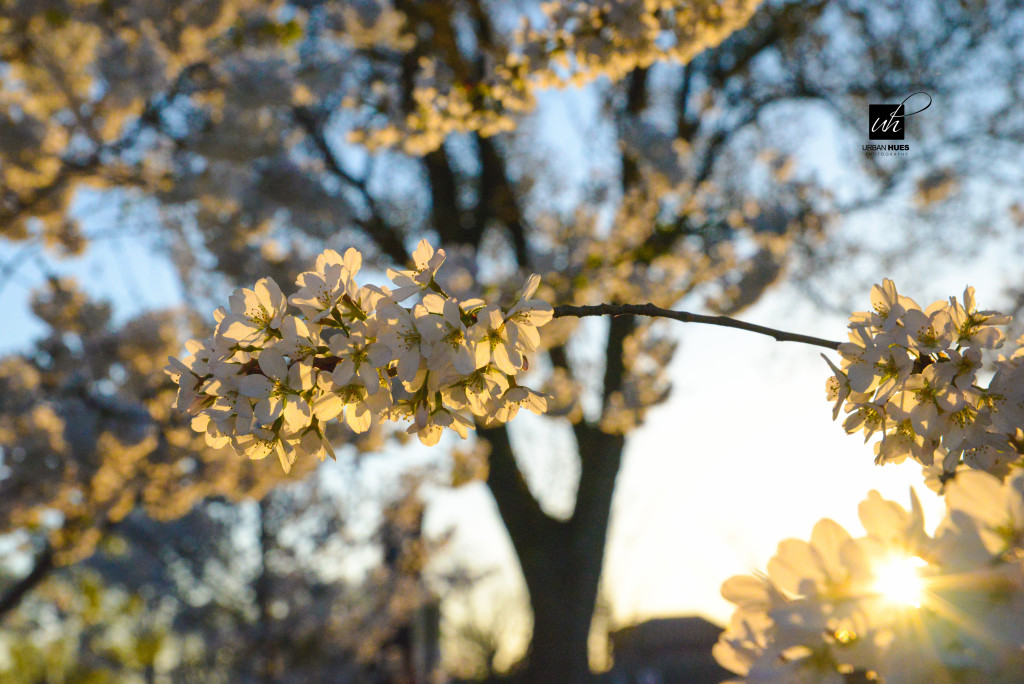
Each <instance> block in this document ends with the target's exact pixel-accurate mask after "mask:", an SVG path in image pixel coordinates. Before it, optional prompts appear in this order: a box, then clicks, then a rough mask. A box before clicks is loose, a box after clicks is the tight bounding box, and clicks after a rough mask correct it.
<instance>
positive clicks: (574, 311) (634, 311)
mask: <svg viewBox="0 0 1024 684" xmlns="http://www.w3.org/2000/svg"><path fill="white" fill-rule="evenodd" d="M622 315H633V316H648V317H651V318H671V319H672V320H675V321H681V322H683V323H705V324H707V325H718V326H721V327H723V328H738V329H739V330H746V331H748V332H753V333H758V334H759V335H768V336H769V337H773V338H775V340H776V341H777V342H801V343H803V344H810V345H814V346H816V347H825V348H826V349H838V348H839V342H833V341H832V340H826V339H823V338H821V337H812V336H810V335H800V334H798V333H791V332H786V331H785V330H776V329H775V328H769V327H767V326H763V325H757V324H756V323H747V322H746V321H738V320H736V319H735V318H729V317H728V316H706V315H704V314H695V313H690V312H688V311H672V310H671V309H663V308H661V307H660V306H655V305H654V304H593V305H586V306H571V305H568V304H562V305H560V306H556V307H555V318H560V317H562V316H576V317H577V318H583V317H584V316H622Z"/></svg>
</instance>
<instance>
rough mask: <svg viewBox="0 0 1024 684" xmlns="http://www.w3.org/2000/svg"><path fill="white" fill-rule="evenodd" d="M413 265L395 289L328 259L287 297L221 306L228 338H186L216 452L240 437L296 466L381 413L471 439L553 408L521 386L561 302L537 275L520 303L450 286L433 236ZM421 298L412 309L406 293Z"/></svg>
mask: <svg viewBox="0 0 1024 684" xmlns="http://www.w3.org/2000/svg"><path fill="white" fill-rule="evenodd" d="M413 262H414V269H413V270H407V271H396V270H392V271H389V275H390V277H391V278H392V280H393V281H394V283H395V284H396V285H397V286H398V287H397V289H396V290H394V291H392V290H390V289H388V288H385V287H378V286H374V285H364V286H360V285H358V284H357V283H356V282H355V280H354V276H355V274H356V273H357V272H358V271H359V269H360V266H361V264H362V256H361V255H360V254H359V252H358V251H356V250H355V249H349V250H348V251H346V252H345V254H344V256H342V255H339V254H338V253H337V252H335V251H333V250H327V251H325V252H324V253H323V254H321V255H320V256H319V257H318V258H317V260H316V264H315V268H314V270H312V271H307V272H305V273H302V274H300V275H299V277H298V279H297V281H296V285H297V286H298V287H299V290H298V291H297V292H296V293H294V294H293V295H291V297H285V295H284V293H283V292H281V290H280V288H278V286H277V285H276V283H274V281H273V280H271V279H269V278H264V279H262V280H260V281H259V282H257V283H256V285H255V286H254V287H253V289H251V290H250V289H245V288H242V289H239V290H236V291H235V293H234V294H232V296H231V300H230V310H225V309H218V310H217V311H216V312H215V314H214V317H215V319H216V321H217V328H216V332H215V334H214V335H213V336H212V337H211V338H209V339H207V340H202V341H195V340H193V341H190V342H189V343H188V344H187V345H186V349H187V351H188V352H189V354H188V355H187V356H186V357H185V358H184V359H182V360H179V359H174V358H171V359H170V361H169V365H168V366H167V368H166V372H167V373H168V375H170V376H171V378H172V379H173V380H174V381H175V382H176V383H178V386H179V390H178V396H177V397H176V399H175V405H176V407H177V408H178V409H179V410H182V411H185V412H187V413H189V414H190V415H192V416H193V419H192V427H193V429H194V430H196V431H197V432H202V433H204V434H205V435H206V441H207V443H208V444H210V445H211V446H223V445H225V444H230V445H231V446H232V447H233V448H234V449H235V450H236V451H237V452H238V453H239V454H242V455H245V456H247V457H249V458H264V457H266V456H268V455H270V454H271V453H275V454H277V455H278V457H279V459H280V461H281V465H282V467H283V468H285V469H286V470H287V469H288V468H290V466H291V464H292V463H293V462H294V460H295V458H296V457H297V455H298V454H300V453H308V454H311V455H312V456H314V457H317V458H320V459H321V460H322V459H324V458H326V457H327V456H331V457H332V458H333V455H334V452H333V447H332V446H331V444H330V443H329V441H328V439H327V437H326V435H325V432H324V426H325V425H326V424H327V423H329V422H330V421H334V420H337V421H339V422H342V423H344V424H345V425H347V426H348V427H349V428H350V429H351V430H353V431H354V432H365V431H366V430H368V429H369V428H370V426H371V425H372V424H373V423H374V421H390V420H409V421H412V426H411V427H410V428H409V432H410V433H414V434H416V435H417V436H418V437H419V438H420V440H421V441H423V442H424V443H425V444H434V443H436V442H437V441H439V440H440V438H441V435H442V434H443V432H444V430H445V429H448V430H451V431H453V432H455V433H456V434H458V435H459V436H460V437H463V438H465V437H466V436H467V430H468V429H470V428H472V427H473V419H472V418H471V416H475V417H476V418H477V419H479V420H482V421H485V422H487V423H488V424H491V423H494V422H504V421H506V420H510V419H511V418H512V417H513V416H515V414H516V412H517V411H518V410H519V408H520V407H526V408H528V409H530V410H533V411H537V412H541V411H543V410H544V409H545V408H546V398H545V396H544V395H542V394H539V393H537V392H534V391H533V390H530V389H529V388H526V387H522V386H520V385H518V383H516V375H517V374H518V373H519V372H520V371H523V370H525V369H526V361H525V358H524V357H523V352H524V351H533V350H535V349H537V347H538V345H539V342H540V338H539V335H538V333H537V330H536V329H537V327H538V326H541V325H543V324H544V323H546V322H547V321H548V320H550V319H551V313H552V311H551V307H550V306H549V305H548V304H547V303H545V302H542V301H539V300H535V299H530V297H532V296H533V294H534V292H535V291H536V289H537V286H538V284H539V278H538V277H537V276H531V277H530V279H529V280H528V281H527V285H526V287H525V288H524V290H523V294H522V295H521V297H520V298H519V299H518V300H517V301H516V302H514V303H513V305H512V306H511V307H510V308H509V309H507V310H506V309H503V308H501V307H499V306H497V305H493V304H492V305H487V304H486V303H485V302H483V301H481V300H476V299H472V300H465V301H461V302H460V301H459V300H456V299H454V298H452V297H449V296H448V295H446V294H444V293H443V291H442V290H441V289H440V287H439V286H438V285H437V284H436V282H435V280H434V277H435V276H436V275H437V270H438V268H439V267H440V266H441V265H442V263H443V262H444V251H443V250H437V251H434V249H433V248H432V247H431V246H430V245H429V243H427V242H426V241H425V240H424V241H421V242H420V243H419V245H418V246H417V248H416V250H415V252H414V253H413ZM413 295H418V296H419V299H420V301H419V302H417V303H413V304H412V306H411V307H406V306H403V305H401V304H399V301H401V300H404V299H407V298H409V297H411V296H413Z"/></svg>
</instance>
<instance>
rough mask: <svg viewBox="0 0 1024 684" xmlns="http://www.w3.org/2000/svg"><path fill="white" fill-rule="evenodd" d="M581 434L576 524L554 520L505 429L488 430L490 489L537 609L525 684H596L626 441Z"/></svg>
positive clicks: (586, 429) (585, 428) (587, 429)
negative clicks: (596, 622)
mask: <svg viewBox="0 0 1024 684" xmlns="http://www.w3.org/2000/svg"><path fill="white" fill-rule="evenodd" d="M574 430H575V432H576V438H577V443H578V446H579V451H580V457H581V474H580V483H579V490H578V493H577V499H576V507H575V510H574V511H573V514H572V517H571V518H569V519H568V520H556V519H553V518H551V517H549V516H548V515H546V514H545V513H544V512H543V511H542V510H541V509H540V506H539V504H537V501H536V499H534V498H533V496H532V494H531V493H530V491H529V488H528V487H527V485H526V482H525V480H524V479H523V477H522V473H521V472H520V471H519V469H518V467H517V466H516V463H515V457H514V455H513V453H512V449H511V445H510V444H509V441H508V433H507V432H506V430H505V428H504V427H501V428H496V429H487V430H481V431H480V435H481V436H482V437H484V438H485V439H487V441H488V442H489V443H490V444H491V456H490V471H489V473H488V477H487V484H488V487H489V488H490V490H491V493H492V494H493V496H494V498H495V501H496V502H497V504H498V511H499V513H500V514H501V517H502V521H503V522H504V524H505V527H506V529H507V530H508V532H509V536H510V537H511V539H512V545H513V547H514V548H515V551H516V556H517V558H518V560H519V565H520V567H521V568H522V571H523V577H524V579H525V581H526V587H527V590H528V592H529V595H530V607H531V608H532V610H533V635H532V636H531V638H530V645H529V649H528V651H527V654H526V662H525V666H524V668H523V670H522V671H521V672H520V673H519V676H518V677H517V679H518V680H519V681H521V682H524V684H525V683H529V684H546V683H548V682H550V683H551V684H583V683H584V682H589V681H591V680H592V675H591V673H590V666H589V656H588V641H589V636H590V623H591V619H592V618H593V614H594V605H595V604H596V602H597V592H598V584H599V582H600V579H601V567H602V564H603V561H604V550H605V541H606V536H607V530H608V519H609V515H610V512H611V501H612V494H613V492H614V489H615V478H616V476H617V474H618V471H619V466H620V464H621V461H622V448H623V445H624V443H625V439H624V438H623V436H622V435H608V434H605V433H602V432H600V430H598V429H597V428H596V427H593V426H589V425H583V424H580V425H576V426H574Z"/></svg>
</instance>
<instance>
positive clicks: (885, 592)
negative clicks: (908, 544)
mask: <svg viewBox="0 0 1024 684" xmlns="http://www.w3.org/2000/svg"><path fill="white" fill-rule="evenodd" d="M925 565H927V563H925V561H924V560H922V559H921V558H918V557H917V556H896V557H892V558H889V559H887V560H885V561H883V562H882V563H880V564H879V565H878V566H876V567H875V583H874V590H875V591H876V592H878V593H879V594H880V595H881V596H882V598H884V599H885V600H886V601H888V602H889V603H892V604H894V605H897V606H904V607H908V608H920V607H921V601H922V600H923V598H924V581H923V580H922V578H921V568H923V567H924V566H925Z"/></svg>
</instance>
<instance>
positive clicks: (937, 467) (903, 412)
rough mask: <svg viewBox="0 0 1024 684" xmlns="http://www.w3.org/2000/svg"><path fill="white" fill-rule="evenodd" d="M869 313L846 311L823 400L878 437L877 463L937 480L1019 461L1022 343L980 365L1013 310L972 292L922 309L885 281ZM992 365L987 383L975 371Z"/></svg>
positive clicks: (1023, 411)
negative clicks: (911, 466)
mask: <svg viewBox="0 0 1024 684" xmlns="http://www.w3.org/2000/svg"><path fill="white" fill-rule="evenodd" d="M871 303H872V306H873V311H870V312H862V313H855V314H853V315H852V316H851V317H850V325H849V327H850V332H849V340H850V341H849V342H847V343H844V344H841V345H840V346H839V354H840V356H841V357H842V362H841V365H840V367H837V366H836V365H835V364H833V363H832V362H831V361H829V359H828V358H826V359H825V360H826V361H827V362H828V364H829V366H830V367H831V368H832V371H833V376H832V377H830V378H829V379H828V384H827V393H828V398H829V399H830V400H832V401H834V402H835V405H834V407H833V412H832V417H833V418H836V417H837V416H838V415H839V411H840V408H843V409H844V410H845V411H846V413H847V414H848V416H847V418H846V420H845V421H844V423H843V427H844V428H845V429H846V431H847V432H850V433H853V432H857V431H858V430H859V431H863V433H864V435H865V441H867V440H868V439H870V438H871V436H872V435H874V434H875V433H879V434H880V435H881V440H880V441H879V442H877V443H876V444H875V456H876V459H875V460H876V462H877V463H899V462H902V461H904V460H905V459H906V458H907V457H908V456H909V457H911V458H913V459H914V460H916V461H918V462H919V463H921V464H922V465H924V466H926V472H930V474H931V475H934V476H937V479H938V481H939V482H943V481H945V480H946V479H948V477H949V476H950V475H951V474H952V473H954V472H955V471H956V469H957V466H958V465H959V464H960V463H964V464H966V465H967V466H969V467H971V468H978V469H981V470H985V471H988V472H990V473H993V474H995V475H999V476H1000V477H1005V476H1006V475H1007V474H1008V473H1009V470H1010V466H1011V465H1012V464H1013V463H1015V462H1017V461H1019V460H1020V457H1021V447H1022V444H1024V441H1022V437H1024V435H1022V432H1021V430H1020V426H1022V425H1024V349H1022V348H1018V349H1017V350H1016V351H1014V352H1013V353H1012V354H1010V355H1009V356H1008V357H1007V356H999V357H998V358H997V359H996V360H995V361H994V362H993V363H992V364H991V365H990V366H987V367H985V368H984V369H983V360H984V359H983V356H982V354H983V352H987V350H993V349H998V348H1000V347H1001V346H1002V345H1003V343H1004V341H1005V339H1006V335H1005V333H1004V331H1003V330H1002V329H1001V327H1003V326H1005V325H1006V324H1007V323H1009V321H1010V318H1009V316H1005V315H1003V314H1000V313H998V312H996V311H981V310H978V308H977V305H976V302H975V297H974V288H972V287H968V288H966V289H965V290H964V294H963V298H962V300H960V301H958V300H957V299H956V298H955V297H950V299H949V301H948V302H947V301H937V302H935V303H933V304H931V305H930V306H928V307H927V308H925V309H922V308H921V307H920V306H918V305H917V303H916V302H914V300H912V299H910V298H909V297H905V296H903V295H900V294H899V293H898V292H897V291H896V286H895V285H894V284H893V282H892V281H891V280H888V279H886V280H885V281H883V283H882V284H881V285H875V286H874V288H873V289H872V291H871ZM985 370H990V371H993V374H992V376H991V380H990V381H989V383H988V385H987V386H983V384H981V383H980V379H979V374H980V373H981V372H983V371H985Z"/></svg>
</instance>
